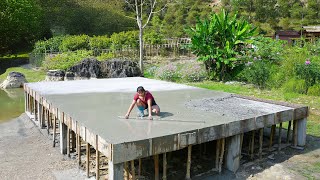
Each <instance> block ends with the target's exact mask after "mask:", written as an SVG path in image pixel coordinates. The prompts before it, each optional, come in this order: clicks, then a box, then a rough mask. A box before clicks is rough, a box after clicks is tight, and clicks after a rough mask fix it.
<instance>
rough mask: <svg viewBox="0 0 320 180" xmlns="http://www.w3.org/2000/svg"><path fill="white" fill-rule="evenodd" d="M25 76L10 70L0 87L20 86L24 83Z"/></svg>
mask: <svg viewBox="0 0 320 180" xmlns="http://www.w3.org/2000/svg"><path fill="white" fill-rule="evenodd" d="M26 82H27V80H26V77H25V76H24V75H23V74H22V73H19V72H10V73H9V74H8V76H7V79H6V80H4V81H3V83H2V84H1V85H0V88H3V89H10V88H20V87H23V84H24V83H26Z"/></svg>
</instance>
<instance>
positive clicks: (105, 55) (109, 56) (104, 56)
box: [97, 52, 115, 61]
mask: <svg viewBox="0 0 320 180" xmlns="http://www.w3.org/2000/svg"><path fill="white" fill-rule="evenodd" d="M112 58H115V55H114V54H113V53H112V52H108V53H101V54H100V55H99V56H97V59H98V60H99V61H103V60H108V59H112Z"/></svg>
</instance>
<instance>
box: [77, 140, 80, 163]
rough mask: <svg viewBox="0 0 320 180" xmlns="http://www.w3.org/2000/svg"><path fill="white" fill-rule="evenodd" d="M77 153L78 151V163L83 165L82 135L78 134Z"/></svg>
mask: <svg viewBox="0 0 320 180" xmlns="http://www.w3.org/2000/svg"><path fill="white" fill-rule="evenodd" d="M77 153H78V165H79V167H80V165H81V137H80V135H79V134H77Z"/></svg>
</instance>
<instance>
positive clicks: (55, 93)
mask: <svg viewBox="0 0 320 180" xmlns="http://www.w3.org/2000/svg"><path fill="white" fill-rule="evenodd" d="M140 85H142V86H144V88H145V89H146V90H150V92H151V93H152V94H153V96H154V97H155V100H156V102H157V104H158V105H159V106H160V108H161V114H160V119H158V118H159V117H157V116H154V119H155V120H139V119H121V118H119V117H118V116H124V115H125V114H126V112H127V110H128V107H129V105H130V104H131V102H132V99H133V96H134V94H135V91H136V88H137V87H138V86H140ZM27 86H29V87H30V88H31V89H33V90H35V91H37V92H38V93H40V94H41V95H42V96H43V97H45V98H46V99H47V100H48V101H50V102H51V103H52V104H53V106H54V107H56V108H58V109H59V110H60V111H61V112H65V113H66V114H68V115H70V116H71V117H72V119H73V120H76V121H78V122H79V123H82V124H83V125H84V126H86V127H87V128H89V129H90V130H92V132H94V133H96V134H98V135H99V136H100V137H102V138H104V139H105V140H106V141H107V142H108V143H111V144H120V143H124V142H132V141H138V140H143V139H150V138H155V137H162V136H166V135H171V134H176V133H181V132H187V131H191V130H195V129H202V128H205V127H211V126H216V125H220V124H226V123H229V122H233V121H239V120H242V119H248V118H254V117H257V116H262V115H267V114H272V113H277V112H280V111H286V110H292V108H290V107H285V106H280V105H275V104H269V103H264V102H258V101H252V100H247V99H242V98H238V97H233V96H232V95H231V94H229V93H224V92H217V91H211V90H206V89H201V88H194V87H190V86H186V85H180V84H175V83H171V82H165V81H159V80H151V79H145V78H121V79H99V80H89V81H87V80H81V81H64V82H43V83H42V82H40V83H29V84H28V85H27ZM136 112H137V111H136V108H134V109H133V110H132V112H131V115H130V117H136V116H137V113H136ZM145 112H147V111H145Z"/></svg>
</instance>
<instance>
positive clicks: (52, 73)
mask: <svg viewBox="0 0 320 180" xmlns="http://www.w3.org/2000/svg"><path fill="white" fill-rule="evenodd" d="M64 76H65V72H64V71H62V70H49V71H48V72H47V76H46V79H45V81H63V80H64Z"/></svg>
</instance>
